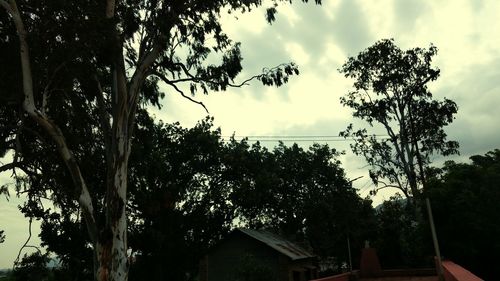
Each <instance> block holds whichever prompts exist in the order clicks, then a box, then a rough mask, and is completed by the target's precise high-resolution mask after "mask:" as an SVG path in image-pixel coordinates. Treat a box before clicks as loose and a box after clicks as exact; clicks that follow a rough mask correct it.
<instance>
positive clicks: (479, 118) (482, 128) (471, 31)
mask: <svg viewBox="0 0 500 281" xmlns="http://www.w3.org/2000/svg"><path fill="white" fill-rule="evenodd" d="M295 2H296V3H294V5H292V6H286V5H284V6H281V7H280V9H279V12H278V15H277V21H276V22H275V23H274V24H273V25H268V24H267V23H266V21H265V19H264V10H263V9H259V10H254V11H252V13H249V14H245V15H239V16H238V18H237V19H236V18H235V17H234V16H225V17H224V18H223V21H224V26H225V28H226V32H227V33H228V34H229V35H230V37H231V38H232V39H233V40H235V41H240V42H241V43H242V52H243V57H244V61H243V66H244V72H243V73H242V74H241V76H240V79H241V80H244V79H245V77H250V76H252V75H254V74H258V73H260V72H261V70H262V69H263V68H264V67H272V66H275V65H278V64H280V63H283V62H290V61H293V62H295V63H297V64H298V65H299V67H300V72H301V74H300V75H299V76H297V77H293V78H292V79H291V81H290V82H289V83H288V84H287V85H285V86H283V87H280V88H270V87H264V86H261V85H260V84H259V82H253V83H252V84H251V85H249V86H245V87H243V88H238V89H230V90H229V91H227V92H224V93H213V94H210V95H208V96H199V97H197V98H198V99H199V100H201V101H203V102H204V103H205V105H206V106H207V107H208V110H209V111H210V114H211V115H213V116H214V117H215V123H216V125H217V126H220V127H221V129H222V132H223V135H231V134H233V133H235V134H236V135H238V136H297V135H299V136H316V135H338V133H339V131H341V130H343V129H344V128H345V127H346V126H347V125H348V124H349V123H352V122H353V121H354V120H353V119H352V117H351V112H350V111H349V110H348V109H347V108H343V107H342V106H341V105H340V103H339V98H340V97H341V96H342V95H344V94H345V93H347V91H348V90H349V89H350V87H351V83H352V82H351V81H349V80H347V79H345V78H344V77H343V76H342V75H340V74H339V73H338V71H337V69H338V68H339V67H340V66H341V65H342V64H343V63H344V62H345V60H346V59H347V57H348V56H353V55H356V54H357V53H359V52H360V51H362V50H364V49H365V48H367V47H369V46H371V45H372V44H373V43H375V42H376V41H377V40H380V39H383V38H394V40H395V43H396V44H397V45H398V46H399V47H400V48H401V49H409V48H414V47H428V46H429V45H430V44H431V43H432V44H434V45H435V46H437V47H438V49H439V52H438V55H437V56H436V57H435V60H434V62H435V66H437V67H439V68H440V69H441V77H440V78H439V79H438V80H437V81H436V82H434V83H433V84H431V85H430V89H431V90H432V92H433V93H434V96H435V98H436V99H443V98H444V97H446V98H449V99H452V100H454V101H455V102H456V103H457V104H458V106H459V112H458V114H457V118H456V120H455V121H454V123H453V124H452V125H451V126H449V127H448V128H447V129H446V132H447V133H448V135H449V139H453V140H457V141H459V143H460V145H461V148H460V152H461V156H459V157H455V159H456V160H459V161H467V158H468V157H469V156H471V155H474V154H484V153H486V152H487V151H489V150H493V149H495V148H500V123H499V122H498V120H500V110H498V106H499V104H500V39H499V38H500V36H499V34H500V20H498V14H499V12H500V2H499V1H495V0H489V1H487V0H484V1H481V0H474V1H473V0H470V1H459V0H441V1H431V0H428V1H419V0H379V1H362V0H323V2H324V3H323V5H322V6H315V5H314V4H311V3H309V4H303V3H299V2H300V1H297V0H296V1H295ZM313 2H314V1H313ZM154 113H155V115H156V116H157V118H158V119H162V120H164V121H166V122H171V121H180V122H181V124H182V125H184V126H192V125H194V124H195V123H196V122H197V121H198V120H200V119H202V118H203V117H205V116H206V112H205V111H204V109H203V108H201V107H200V106H198V105H196V104H193V103H189V102H188V101H186V100H184V99H182V98H181V97H179V96H177V95H176V94H175V93H174V92H172V93H170V92H169V93H168V94H167V96H166V98H165V100H164V107H163V109H162V110H161V111H154ZM324 142H325V141H323V143H324ZM328 143H329V144H330V145H331V146H332V147H334V148H337V149H339V150H346V152H347V153H346V155H344V156H343V157H342V162H343V165H344V168H345V169H346V173H347V176H348V177H350V178H355V177H358V176H364V177H363V178H361V179H359V180H357V181H355V186H356V187H357V188H358V189H359V193H360V195H361V196H363V197H364V196H366V195H367V193H368V191H369V190H370V188H371V185H370V181H369V179H368V176H367V168H366V167H365V164H364V162H363V159H360V158H358V157H355V156H353V155H352V153H350V151H349V143H347V142H344V141H336V142H333V141H330V142H328ZM266 144H267V145H269V146H271V147H272V146H273V145H274V144H275V143H272V142H271V143H268V142H266ZM300 144H301V145H303V146H306V147H307V146H308V145H310V144H311V143H310V142H301V143H300ZM435 160H436V162H442V161H443V159H440V158H436V159H435ZM8 181H9V178H8V174H6V173H4V174H1V175H0V183H4V182H8ZM389 196H390V195H389V194H382V195H381V196H379V197H378V198H375V201H377V202H380V201H381V200H383V199H385V198H388V197H389ZM18 203H19V200H16V199H15V198H14V199H12V200H11V201H10V202H7V201H6V200H5V199H4V198H0V229H5V230H6V234H7V241H6V243H4V244H0V268H4V267H10V266H11V263H12V260H13V259H14V258H15V256H16V255H17V251H18V249H19V247H20V246H21V245H22V243H23V242H24V240H25V239H26V237H27V235H28V234H27V224H28V223H27V220H25V219H24V218H23V217H22V215H20V214H19V212H18V211H17V209H16V204H18ZM36 228H37V225H36V224H35V225H34V229H35V232H36ZM33 243H35V244H36V243H37V237H35V238H34V239H33Z"/></svg>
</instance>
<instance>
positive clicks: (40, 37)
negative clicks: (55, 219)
mask: <svg viewBox="0 0 500 281" xmlns="http://www.w3.org/2000/svg"><path fill="white" fill-rule="evenodd" d="M279 2H281V1H279V0H274V1H270V3H271V5H272V6H271V8H269V9H268V12H267V19H268V21H269V22H271V21H272V20H274V15H275V13H276V6H277V4H278V3H279ZM283 2H284V1H283ZM287 2H290V1H287ZM315 2H316V3H317V4H319V3H320V1H319V0H316V1H315ZM260 5H262V2H261V1H260V0H250V1H241V0H239V1H238V0H217V1H202V0H193V1H139V0H128V1H116V0H107V1H98V2H93V1H79V2H71V1H36V2H33V1H15V0H0V6H1V7H2V8H3V12H2V13H0V50H1V52H0V63H1V64H2V69H1V70H0V77H1V79H0V80H1V81H2V82H1V83H2V84H1V86H0V92H1V93H0V96H1V101H2V105H1V107H2V108H1V111H2V117H1V120H2V130H1V131H2V134H1V136H2V143H0V144H1V145H2V148H7V150H13V151H14V162H13V163H10V164H7V165H9V166H6V167H8V168H11V167H13V166H15V167H18V168H20V169H22V170H23V172H24V173H25V174H26V175H27V176H28V177H29V176H30V175H32V174H34V173H40V167H43V165H44V164H45V163H44V162H45V161H44V158H43V157H53V155H49V153H48V152H47V150H44V149H43V148H50V149H51V150H52V151H53V152H56V154H58V155H59V159H60V163H62V164H63V166H65V167H66V172H65V173H67V174H66V176H67V178H69V179H70V180H71V181H72V184H71V187H70V186H68V185H65V188H64V189H62V190H61V189H59V190H51V187H55V186H57V185H56V184H54V183H53V182H52V184H50V185H49V186H47V188H48V189H49V190H50V191H51V192H54V193H57V194H60V195H61V198H63V197H64V198H65V199H64V200H65V201H66V202H67V203H69V204H72V206H73V207H74V208H78V209H80V210H81V212H82V216H83V218H84V221H85V224H86V229H87V233H88V236H89V238H90V241H91V247H92V249H93V252H94V278H95V279H96V280H126V279H127V275H128V267H129V264H128V257H127V249H128V245H127V214H126V208H125V206H126V204H127V181H128V161H129V156H130V152H131V148H132V138H133V135H134V133H133V131H134V126H135V122H136V115H137V112H138V111H139V109H140V108H142V107H144V106H145V105H146V104H148V103H152V104H156V105H159V104H160V99H161V97H162V95H163V93H161V91H160V90H159V88H158V83H159V81H162V82H163V83H165V84H166V85H167V86H168V88H167V91H171V92H174V93H178V94H180V95H182V96H183V97H185V98H187V99H190V100H192V101H193V99H192V98H191V97H190V96H189V95H187V94H186V93H185V92H184V91H183V89H184V87H182V86H180V85H181V84H187V85H188V88H189V89H190V91H191V94H195V93H196V92H197V91H198V90H200V91H202V92H203V93H208V91H211V90H213V91H221V90H225V89H227V88H228V87H238V86H241V85H243V84H245V83H236V82H234V79H235V78H236V76H237V75H238V73H239V72H241V70H242V67H241V60H242V57H241V53H240V48H239V46H240V44H239V43H237V42H233V41H232V40H230V38H229V37H228V36H227V35H226V34H225V33H224V32H223V30H222V26H221V24H220V21H219V18H220V14H221V12H226V11H229V12H246V11H249V10H251V9H252V8H256V7H258V6H260ZM211 53H213V54H215V56H216V57H218V58H219V59H220V64H218V65H214V64H209V63H207V58H208V57H209V55H210V54H211ZM19 58H20V59H19ZM4 66H8V67H4ZM293 74H298V70H297V67H296V65H294V64H284V65H280V66H278V67H274V68H270V69H268V70H266V71H265V73H262V74H260V75H256V76H254V77H252V78H251V79H257V80H260V81H261V82H262V83H263V84H265V85H276V86H280V85H282V84H283V83H286V82H287V81H288V77H289V76H290V75H293ZM7 117H8V118H7ZM87 121H88V122H87ZM85 134H87V136H86V137H84V138H86V139H82V136H84V135H85ZM28 140H29V142H28ZM86 141H89V142H92V141H95V142H99V143H100V144H101V146H100V148H98V149H96V150H95V151H92V153H95V154H97V153H99V152H102V154H101V156H102V158H103V163H104V164H103V165H102V167H101V168H102V170H103V171H104V173H105V176H104V178H103V179H104V180H103V181H93V180H92V174H91V173H87V174H86V173H85V172H84V171H83V170H82V168H81V163H82V161H86V152H85V151H83V150H82V148H83V147H85V146H84V145H81V143H82V142H86ZM37 152H40V154H39V155H36V153H37ZM42 152H43V153H42ZM28 153H29V154H30V157H29V159H35V158H37V157H38V161H35V162H32V163H29V162H27V161H26V160H28V157H27V158H26V159H24V157H25V156H26V155H27V154H28ZM35 156H37V157H35ZM48 162H49V161H47V163H48ZM52 163H54V162H52ZM55 166H57V165H55ZM55 166H54V168H57V167H55ZM1 170H5V169H4V168H2V169H1ZM18 180H19V181H18V185H23V184H26V183H27V182H26V181H25V178H24V176H22V175H19V176H18ZM92 184H95V185H97V186H91V185H92ZM95 190H98V192H93V191H95ZM39 195H40V194H39ZM101 195H102V196H101ZM70 201H72V202H70Z"/></svg>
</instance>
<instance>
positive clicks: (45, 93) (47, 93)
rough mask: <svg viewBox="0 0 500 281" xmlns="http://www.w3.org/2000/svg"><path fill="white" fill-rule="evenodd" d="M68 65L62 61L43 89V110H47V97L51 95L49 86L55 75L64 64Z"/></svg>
mask: <svg viewBox="0 0 500 281" xmlns="http://www.w3.org/2000/svg"><path fill="white" fill-rule="evenodd" d="M65 65H66V62H63V63H61V64H60V65H59V66H57V67H56V69H55V70H54V73H52V76H51V77H50V79H49V81H47V85H46V86H45V88H44V89H43V94H42V110H41V111H42V112H43V113H45V110H46V108H47V99H48V97H49V87H50V85H52V81H54V77H55V76H56V74H57V73H58V72H59V70H61V69H62V68H63V67H64V66H65Z"/></svg>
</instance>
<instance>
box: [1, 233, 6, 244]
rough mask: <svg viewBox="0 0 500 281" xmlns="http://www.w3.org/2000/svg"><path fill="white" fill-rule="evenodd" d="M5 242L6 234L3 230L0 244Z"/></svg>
mask: <svg viewBox="0 0 500 281" xmlns="http://www.w3.org/2000/svg"><path fill="white" fill-rule="evenodd" d="M3 242H5V233H4V231H3V230H0V244H1V243H3Z"/></svg>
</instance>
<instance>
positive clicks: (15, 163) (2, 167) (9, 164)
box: [0, 161, 24, 173]
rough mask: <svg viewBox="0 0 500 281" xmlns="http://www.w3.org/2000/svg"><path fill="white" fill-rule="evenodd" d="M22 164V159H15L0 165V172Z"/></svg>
mask: <svg viewBox="0 0 500 281" xmlns="http://www.w3.org/2000/svg"><path fill="white" fill-rule="evenodd" d="M23 164H24V162H23V161H17V162H12V163H8V164H5V165H2V166H0V173H1V172H5V171H8V170H11V169H15V168H20V167H21V166H22V165H23Z"/></svg>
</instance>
